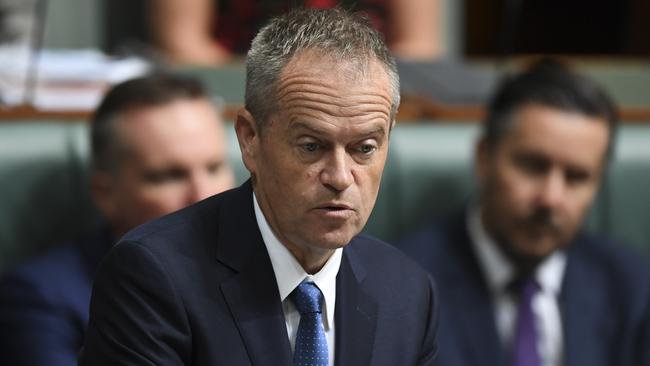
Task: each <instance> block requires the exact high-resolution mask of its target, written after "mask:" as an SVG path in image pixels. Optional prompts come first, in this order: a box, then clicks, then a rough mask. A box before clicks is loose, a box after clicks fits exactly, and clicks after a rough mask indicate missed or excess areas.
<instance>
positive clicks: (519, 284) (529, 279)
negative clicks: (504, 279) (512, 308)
mask: <svg viewBox="0 0 650 366" xmlns="http://www.w3.org/2000/svg"><path fill="white" fill-rule="evenodd" d="M508 287H509V289H510V291H511V292H512V293H513V294H514V295H516V296H519V297H520V298H523V299H530V298H532V297H533V296H534V295H535V293H537V291H538V290H539V284H538V283H537V279H535V276H526V277H516V278H515V279H514V280H513V281H512V282H511V283H510V285H509V286H508Z"/></svg>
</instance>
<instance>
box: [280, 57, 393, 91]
mask: <svg viewBox="0 0 650 366" xmlns="http://www.w3.org/2000/svg"><path fill="white" fill-rule="evenodd" d="M296 73H300V74H311V75H315V76H318V77H322V78H324V79H325V80H327V79H331V78H334V77H337V78H343V79H346V80H349V81H350V82H355V81H358V80H363V79H367V78H369V79H373V80H377V81H380V82H383V81H385V82H386V83H388V81H389V79H390V78H389V74H388V70H387V68H386V67H385V66H384V65H383V64H382V63H381V62H380V61H379V60H378V59H377V58H376V57H374V56H370V55H363V54H359V55H347V56H345V57H343V56H341V55H338V54H337V53H332V52H327V51H324V50H318V49H307V50H303V51H299V52H298V53H296V54H295V55H293V56H292V57H291V58H290V59H289V60H288V62H287V63H286V65H285V66H284V67H283V69H282V72H281V73H280V77H279V79H280V81H282V80H283V78H285V77H286V76H287V75H291V74H296Z"/></svg>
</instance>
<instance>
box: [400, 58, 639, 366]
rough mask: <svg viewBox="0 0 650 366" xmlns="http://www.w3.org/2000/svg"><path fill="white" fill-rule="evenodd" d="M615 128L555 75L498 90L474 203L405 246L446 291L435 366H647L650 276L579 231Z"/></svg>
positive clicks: (572, 81)
mask: <svg viewBox="0 0 650 366" xmlns="http://www.w3.org/2000/svg"><path fill="white" fill-rule="evenodd" d="M615 124H616V117H615V111H614V107H613V105H612V104H611V102H610V101H609V99H608V98H607V97H606V95H605V94H604V93H603V92H602V91H601V90H600V89H599V88H598V87H597V86H596V85H594V84H593V83H592V82H591V81H590V80H587V79H585V78H583V77H581V76H579V75H576V74H574V73H572V72H570V71H569V70H567V69H565V68H564V67H562V66H560V65H559V64H556V63H553V62H551V61H542V62H540V63H538V64H536V65H535V66H534V67H532V68H531V69H530V70H528V71H526V72H524V73H521V74H519V75H517V76H514V77H511V78H508V79H506V80H505V81H504V82H503V84H502V85H501V86H500V89H499V90H498V91H497V92H496V95H495V97H494V99H493V100H492V102H491V104H490V105H489V109H488V113H487V121H486V124H485V126H484V131H483V135H482V137H481V139H480V140H479V142H478V146H477V150H476V162H475V172H476V176H477V178H478V185H479V188H480V189H479V193H478V200H477V201H476V202H473V203H472V204H471V205H470V206H469V207H468V209H467V210H466V212H464V213H463V214H462V215H459V216H458V217H454V218H451V219H449V220H447V221H445V222H443V223H440V224H437V225H435V226H430V227H428V228H426V229H424V230H422V231H420V232H417V233H415V234H413V235H412V236H410V237H408V238H406V239H405V240H404V241H403V242H402V243H400V247H401V248H402V249H403V250H405V251H406V252H407V253H408V254H409V255H411V256H412V257H413V258H415V259H416V260H417V261H418V262H419V263H420V264H421V265H422V266H424V267H425V268H427V269H428V270H429V271H430V272H431V273H432V274H434V276H435V278H436V282H437V284H438V288H439V294H440V298H441V301H440V330H439V332H440V333H439V334H440V336H439V339H440V357H439V364H440V365H445V366H448V365H463V366H470V365H486V366H488V365H489V366H495V365H513V366H518V365H566V366H582V365H590V366H593V365H610V366H614V365H616V366H623V365H630V366H632V365H649V364H650V273H649V268H650V266H649V265H648V263H647V262H646V261H645V260H644V259H642V258H640V257H637V256H634V255H633V254H631V253H629V252H628V251H626V250H625V249H624V248H623V247H621V246H620V245H616V244H614V243H611V242H608V241H607V240H605V239H602V238H597V237H594V236H590V235H589V234H587V233H584V232H583V231H582V230H581V229H580V227H581V226H582V224H583V219H584V217H585V213H586V212H587V210H588V207H589V206H590V204H591V203H592V201H593V199H594V196H595V194H596V191H597V188H598V186H599V184H600V182H601V179H602V176H603V173H604V171H605V169H606V164H607V160H608V155H609V154H610V151H611V150H612V141H613V138H614V133H615V132H614V131H615ZM630 219H634V218H630Z"/></svg>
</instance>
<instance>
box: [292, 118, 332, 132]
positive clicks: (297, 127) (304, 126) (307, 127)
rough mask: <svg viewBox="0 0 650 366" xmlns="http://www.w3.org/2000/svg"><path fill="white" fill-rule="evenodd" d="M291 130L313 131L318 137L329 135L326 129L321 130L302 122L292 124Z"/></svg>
mask: <svg viewBox="0 0 650 366" xmlns="http://www.w3.org/2000/svg"><path fill="white" fill-rule="evenodd" d="M291 129H292V130H301V129H302V130H309V131H311V132H312V133H314V134H316V135H325V134H327V131H325V130H324V129H321V128H318V127H315V126H312V125H310V124H308V123H305V122H300V121H298V122H294V123H292V124H291Z"/></svg>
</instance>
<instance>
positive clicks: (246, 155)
mask: <svg viewBox="0 0 650 366" xmlns="http://www.w3.org/2000/svg"><path fill="white" fill-rule="evenodd" d="M235 132H236V133H237V141H238V142H239V149H240V150H241V156H242V160H243V161H244V165H245V166H246V169H248V171H249V172H250V173H251V174H255V172H256V171H257V165H256V163H257V161H256V159H257V157H258V156H259V148H260V134H259V131H258V128H257V123H255V119H254V118H253V116H252V115H251V113H250V112H249V111H248V110H247V109H246V108H242V109H240V110H239V111H238V112H237V119H236V120H235Z"/></svg>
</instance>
